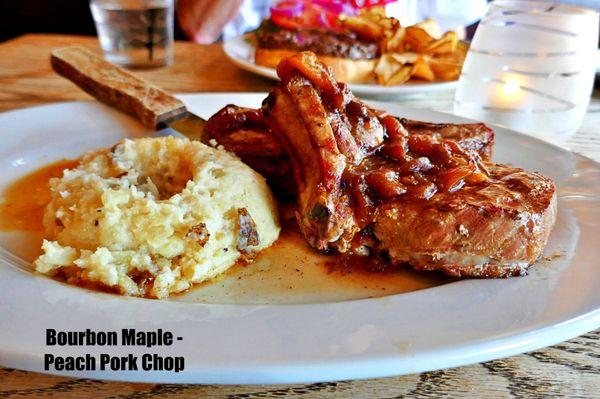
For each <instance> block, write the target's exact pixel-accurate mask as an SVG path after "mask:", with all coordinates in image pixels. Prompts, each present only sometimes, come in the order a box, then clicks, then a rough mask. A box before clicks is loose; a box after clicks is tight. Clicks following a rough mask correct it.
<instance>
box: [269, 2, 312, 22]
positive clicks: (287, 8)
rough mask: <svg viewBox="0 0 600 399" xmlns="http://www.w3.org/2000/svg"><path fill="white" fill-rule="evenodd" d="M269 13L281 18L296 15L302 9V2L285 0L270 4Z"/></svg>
mask: <svg viewBox="0 0 600 399" xmlns="http://www.w3.org/2000/svg"><path fill="white" fill-rule="evenodd" d="M270 10H271V15H273V16H276V17H283V18H294V17H298V16H300V15H301V14H302V12H303V11H304V2H303V1H300V0H286V1H282V2H281V3H277V4H275V5H274V6H271V8H270Z"/></svg>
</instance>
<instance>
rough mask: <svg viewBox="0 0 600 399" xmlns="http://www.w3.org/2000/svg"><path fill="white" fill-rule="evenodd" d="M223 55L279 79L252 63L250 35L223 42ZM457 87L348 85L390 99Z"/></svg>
mask: <svg viewBox="0 0 600 399" xmlns="http://www.w3.org/2000/svg"><path fill="white" fill-rule="evenodd" d="M223 50H224V51H225V54H226V55H227V57H229V59H230V60H231V61H233V63H234V64H236V65H237V66H239V67H240V68H242V69H245V70H246V71H249V72H252V73H255V74H258V75H261V76H265V77H267V78H271V79H279V78H278V77H277V73H276V72H275V70H274V69H272V68H267V67H264V66H260V65H256V63H255V62H254V44H253V41H252V40H251V34H246V35H243V36H238V37H235V38H233V39H229V40H226V41H225V42H223ZM457 85H458V80H454V81H451V82H434V83H428V82H426V83H416V82H408V83H405V84H402V85H398V86H381V85H378V84H375V83H373V84H354V83H353V84H349V85H348V86H349V87H350V89H351V90H352V92H353V93H354V94H356V95H358V96H363V97H364V96H367V97H371V98H392V97H399V96H402V95H409V94H410V95H413V94H426V93H432V92H439V91H448V90H453V89H455V88H456V86H457Z"/></svg>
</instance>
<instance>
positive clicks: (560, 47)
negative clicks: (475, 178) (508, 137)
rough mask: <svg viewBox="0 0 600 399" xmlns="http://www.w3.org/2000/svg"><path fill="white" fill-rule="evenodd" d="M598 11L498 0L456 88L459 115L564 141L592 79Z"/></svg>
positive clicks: (578, 122) (576, 122)
mask: <svg viewBox="0 0 600 399" xmlns="http://www.w3.org/2000/svg"><path fill="white" fill-rule="evenodd" d="M598 21H599V20H598V13H596V12H595V11H592V10H589V9H585V8H578V7H573V6H569V5H565V4H557V3H549V2H542V1H509V0H497V1H494V2H492V3H491V4H490V7H489V10H488V12H487V14H486V15H485V17H484V18H483V19H482V21H481V22H480V24H479V27H478V28H477V31H476V32H475V36H474V38H473V42H472V43H471V47H470V49H469V52H468V54H467V57H466V59H465V63H464V66H463V69H462V73H461V76H460V79H459V85H458V88H457V91H456V94H455V101H454V112H455V113H456V114H458V115H463V116H467V117H470V118H473V119H477V120H482V121H485V122H489V123H495V124H499V125H503V126H506V127H508V128H511V129H514V130H517V131H520V132H523V133H526V134H530V135H534V136H536V137H540V138H542V139H545V140H548V141H551V142H554V143H558V144H560V143H563V142H564V141H565V140H566V139H567V138H568V137H569V136H570V135H572V134H573V133H574V132H575V131H576V130H577V129H578V128H579V126H581V122H582V121H583V117H584V116H585V112H586V108H587V106H588V104H589V101H590V96H591V93H592V89H593V84H594V74H595V72H594V71H595V53H596V49H597V47H598V23H599V22H598Z"/></svg>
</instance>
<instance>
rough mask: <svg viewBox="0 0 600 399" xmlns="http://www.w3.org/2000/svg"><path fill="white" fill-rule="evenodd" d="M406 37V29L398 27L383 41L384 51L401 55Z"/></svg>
mask: <svg viewBox="0 0 600 399" xmlns="http://www.w3.org/2000/svg"><path fill="white" fill-rule="evenodd" d="M405 37H406V29H405V28H401V27H398V29H396V30H395V31H394V32H393V33H392V34H391V35H390V36H389V37H387V38H386V39H385V45H384V47H383V48H384V49H385V50H386V51H388V52H395V53H402V52H404V38H405Z"/></svg>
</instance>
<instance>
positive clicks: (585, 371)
mask: <svg viewBox="0 0 600 399" xmlns="http://www.w3.org/2000/svg"><path fill="white" fill-rule="evenodd" d="M72 44H81V45H84V46H87V47H90V48H94V49H97V48H98V46H97V41H96V39H95V38H88V37H75V36H56V35H27V36H23V37H20V38H17V39H15V40H12V41H9V42H5V43H3V44H0V55H1V57H0V111H8V110H12V109H17V108H22V107H28V106H32V105H37V104H44V103H48V102H56V101H71V100H89V97H88V96H87V95H86V94H83V93H82V92H81V91H80V90H79V89H77V88H76V87H75V86H73V85H72V84H71V83H69V82H67V81H66V80H64V79H62V78H59V77H58V76H56V75H55V74H54V73H53V72H52V70H51V69H50V66H49V63H48V56H49V53H50V50H51V49H52V48H55V47H60V46H65V45H72ZM138 73H139V75H140V76H143V77H144V78H146V79H148V80H150V81H152V82H155V83H157V84H158V85H160V86H162V87H164V88H166V89H168V90H170V91H172V92H179V93H182V92H201V91H245V92H247V91H267V90H269V89H270V88H271V87H272V86H273V83H272V82H271V81H269V80H266V79H263V78H260V77H257V76H255V75H252V74H250V73H247V72H244V71H242V70H240V69H238V68H236V67H235V66H234V65H233V64H231V63H230V62H228V61H227V59H226V57H225V55H224V54H223V51H222V50H221V48H220V46H218V45H213V46H199V45H195V44H191V43H177V44H176V46H175V62H174V64H173V65H172V66H170V67H168V68H162V69H153V70H142V71H139V72H138ZM599 94H600V93H598V92H596V93H595V98H594V100H593V102H592V104H591V106H590V109H589V112H588V114H587V116H586V120H585V122H584V125H583V126H582V128H581V130H580V132H578V133H577V134H576V135H575V137H574V138H573V139H571V140H570V141H569V143H568V144H567V145H568V146H569V147H570V148H572V149H573V150H575V151H578V152H581V153H583V154H585V155H587V156H589V157H592V158H594V159H596V160H600V98H599V97H600V96H599ZM404 101H407V103H408V102H409V101H408V100H404ZM451 104H452V93H449V94H448V93H446V94H440V95H436V96H434V97H431V96H427V97H425V98H415V99H412V100H410V105H411V106H417V107H425V108H434V109H438V110H449V109H450V108H451ZM599 288H600V287H599ZM0 317H1V315H0ZM1 335H2V332H1V331H0V339H1ZM191 396H195V397H203V398H270V397H283V396H291V397H305V398H321V397H334V398H391V397H442V396H449V397H457V396H461V397H462V396H467V397H474V398H481V397H489V398H511V397H533V398H538V397H539V398H546V397H549V396H554V397H581V398H591V397H600V331H596V332H592V333H589V334H586V335H583V336H581V337H578V338H575V339H572V340H570V341H568V342H564V343H562V344H559V345H555V346H553V347H551V348H547V349H543V350H538V351H534V352H530V353H527V354H523V355H519V356H514V357H511V358H508V359H503V360H495V361H491V362H486V363H481V364H476V365H472V366H466V367H458V368H454V369H448V370H441V371H434V372H429V373H422V374H417V375H408V376H403V377H393V378H382V379H373V380H365V381H345V382H331V383H318V384H306V385H272V386H265V385H263V386H217V385H170V384H131V383H121V382H104V381H92V380H85V379H73V378H66V377H55V376H49V375H43V374H36V373H29V372H24V371H19V370H12V369H2V368H0V398H17V397H18V398H22V397H35V398H40V397H44V398H66V397H69V398H88V397H93V398H109V397H110V398H150V397H160V398H183V397H191Z"/></svg>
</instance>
